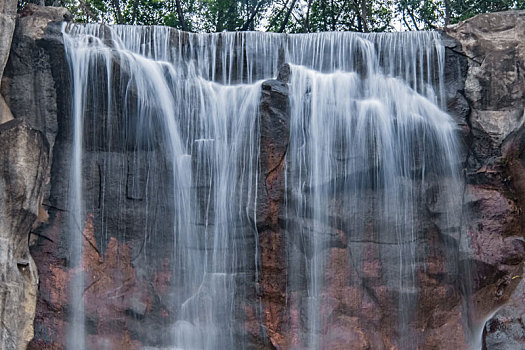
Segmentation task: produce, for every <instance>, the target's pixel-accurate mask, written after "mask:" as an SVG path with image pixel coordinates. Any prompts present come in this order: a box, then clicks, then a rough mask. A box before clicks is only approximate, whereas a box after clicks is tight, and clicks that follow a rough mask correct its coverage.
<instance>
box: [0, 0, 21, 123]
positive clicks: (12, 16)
mask: <svg viewBox="0 0 525 350" xmlns="http://www.w3.org/2000/svg"><path fill="white" fill-rule="evenodd" d="M16 4H17V2H16V1H14V0H2V1H0V80H1V79H2V74H3V72H4V68H5V65H6V63H7V58H8V57H9V51H10V48H11V39H12V38H13V31H14V30H15V20H16ZM10 119H13V116H12V115H11V111H9V108H8V107H7V105H6V104H5V102H4V98H3V97H2V95H0V123H4V122H6V121H9V120H10Z"/></svg>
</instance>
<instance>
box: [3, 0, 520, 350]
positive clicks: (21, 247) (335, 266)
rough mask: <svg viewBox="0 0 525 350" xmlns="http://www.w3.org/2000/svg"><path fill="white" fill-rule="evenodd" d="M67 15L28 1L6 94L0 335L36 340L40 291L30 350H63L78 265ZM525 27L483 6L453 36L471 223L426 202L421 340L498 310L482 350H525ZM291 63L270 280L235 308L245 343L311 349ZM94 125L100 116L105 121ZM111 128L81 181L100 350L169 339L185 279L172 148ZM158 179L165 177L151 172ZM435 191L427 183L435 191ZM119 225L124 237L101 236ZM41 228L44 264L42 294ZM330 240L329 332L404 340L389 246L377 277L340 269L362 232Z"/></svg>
mask: <svg viewBox="0 0 525 350" xmlns="http://www.w3.org/2000/svg"><path fill="white" fill-rule="evenodd" d="M67 19H68V14H67V12H66V11H65V10H63V9H60V8H51V7H48V8H40V7H37V6H29V7H27V8H26V9H25V10H24V11H23V12H22V13H21V14H19V16H18V18H17V26H16V30H15V34H14V38H13V43H12V46H11V54H10V56H9V61H8V63H7V66H6V70H5V73H4V76H3V78H2V84H1V89H0V91H1V93H2V95H3V96H4V97H5V101H6V103H7V106H9V108H10V110H11V112H12V114H13V116H14V118H15V120H14V121H10V122H8V123H5V124H2V125H1V126H0V149H7V150H9V152H7V153H2V154H1V155H0V161H1V162H2V164H3V165H2V167H0V169H1V174H2V176H1V181H2V182H0V200H2V203H6V204H5V205H6V206H5V208H8V210H3V211H2V213H0V240H5V242H6V243H5V244H2V250H0V258H1V261H0V271H1V272H2V274H1V278H2V280H1V281H0V282H2V284H0V292H1V294H0V295H2V299H1V300H0V312H1V315H0V320H2V321H3V322H4V324H7V325H8V327H6V328H2V329H3V330H4V329H6V331H2V333H1V334H0V341H2V342H3V343H0V344H3V346H4V347H5V348H6V349H11V348H12V349H21V348H24V347H25V345H26V344H27V342H28V341H29V340H30V338H31V337H32V327H31V322H30V320H31V319H32V318H33V315H34V313H35V303H36V318H35V322H34V327H35V337H34V340H33V341H32V342H31V343H30V345H29V348H30V349H63V348H64V344H65V338H66V334H65V332H66V328H67V325H68V316H67V315H68V312H69V311H70V309H71V305H69V302H68V300H69V292H68V281H69V280H70V279H71V278H72V277H73V275H74V273H75V271H73V270H74V269H71V268H70V267H69V265H68V264H69V261H70V257H69V255H68V254H69V247H68V239H67V235H68V232H67V230H66V228H65V227H66V223H65V222H64V220H65V219H64V218H65V211H66V210H67V208H68V206H67V197H66V193H67V190H66V189H67V186H68V176H69V173H68V171H69V167H70V162H71V159H70V149H71V144H72V135H71V124H70V123H71V115H70V114H71V111H70V96H71V91H70V77H69V71H68V69H67V63H66V62H65V55H64V47H63V45H62V42H61V35H60V23H58V22H60V21H63V20H67ZM0 24H1V23H0ZM523 37H525V13H524V12H509V13H498V14H491V15H481V16H477V17H475V18H473V19H471V20H468V21H466V22H463V23H461V24H459V25H456V26H454V27H451V28H449V29H447V30H446V31H445V32H444V33H443V40H444V42H445V46H446V58H445V59H446V62H445V67H446V71H445V75H446V77H445V78H446V85H445V91H446V96H447V107H448V110H449V112H450V113H451V114H452V115H453V116H454V118H455V119H456V121H457V122H458V125H460V127H461V139H462V143H463V145H464V150H465V152H464V154H462V155H461V156H462V159H463V162H464V177H465V182H466V186H465V189H464V193H463V195H462V211H461V212H458V213H456V216H455V218H454V220H453V221H454V222H455V223H456V224H458V223H459V225H461V226H462V227H463V228H464V229H463V230H462V232H461V235H460V236H453V235H451V234H449V232H450V231H451V230H450V227H447V226H445V224H444V221H443V220H441V215H442V213H444V212H445V210H444V206H445V205H447V203H442V202H440V201H439V198H437V199H435V200H434V201H430V202H428V203H427V205H426V207H425V208H423V209H422V215H423V217H424V221H425V227H428V229H427V231H426V232H427V235H428V236H427V239H426V241H425V243H424V247H422V249H428V251H430V252H431V254H430V255H429V259H428V261H427V263H428V269H427V270H426V271H421V272H418V280H419V283H420V290H419V299H420V300H419V302H418V303H419V305H420V306H419V309H418V310H417V311H418V317H417V319H416V320H415V321H414V325H413V326H414V328H415V329H417V330H418V338H419V340H418V342H419V347H420V348H421V349H437V348H446V349H449V348H451V349H452V348H465V347H466V344H467V343H468V342H469V341H470V340H471V339H474V338H478V339H480V341H481V336H482V329H483V326H484V324H485V321H486V320H487V319H489V318H490V320H489V321H488V323H487V325H486V327H485V328H484V332H483V346H484V347H485V348H487V349H515V348H517V347H520V346H525V345H524V344H523V339H524V338H523V336H522V335H523V334H524V333H525V328H524V327H523V323H522V321H521V320H522V318H523V317H524V316H525V309H524V308H523V307H522V304H523V298H524V297H525V296H524V295H523V294H524V292H525V290H524V289H523V288H524V284H523V283H522V282H521V281H522V275H523V266H522V265H523V264H522V263H523V260H524V259H525V249H524V243H523V242H524V240H523V225H524V224H525V221H524V218H523V215H522V208H523V205H524V203H525V182H524V181H525V180H524V179H525V164H524V161H525V158H524V157H525V156H524V155H523V151H524V149H525V129H524V128H523V119H524V117H525V115H524V103H523V102H524V96H523V94H524V93H525V77H524V74H525V73H524V72H525V51H524V45H525V43H524V42H523ZM0 49H1V47H0ZM1 54H2V51H1V50H0V55H1ZM1 58H2V56H0V59H1ZM0 62H1V61H0ZM118 74H125V72H124V73H122V72H118ZM288 75H289V67H287V66H286V65H284V66H283V68H282V69H281V72H280V74H279V77H278V78H277V79H276V80H269V81H266V82H265V83H263V85H262V93H261V101H260V111H261V114H260V130H261V138H260V147H261V150H260V167H261V170H260V173H261V177H260V179H259V183H258V184H257V193H258V204H257V205H258V206H257V208H256V213H257V222H256V225H257V228H258V236H257V237H258V240H259V241H258V243H259V244H258V246H259V252H258V254H259V262H260V264H259V274H258V284H257V286H255V287H254V286H245V287H246V288H244V289H245V292H244V294H243V298H242V299H243V300H245V301H246V302H245V303H243V304H239V305H237V308H236V310H235V313H236V315H239V317H238V319H239V322H238V323H237V324H236V327H238V329H239V330H240V331H239V332H240V335H242V336H243V337H244V338H245V339H246V342H247V343H245V344H244V345H245V346H246V347H251V348H269V349H272V348H274V349H290V348H301V346H302V342H301V340H300V339H298V338H297V334H299V333H300V332H301V329H302V327H304V320H303V318H304V310H303V309H302V307H301V305H300V301H301V298H302V297H303V295H304V292H305V291H304V290H302V289H301V288H298V289H296V290H289V288H288V286H287V281H288V276H287V274H288V267H287V266H288V265H287V264H288V261H287V256H286V252H287V251H290V249H294V247H291V246H290V245H293V244H294V243H293V240H292V239H290V237H288V236H287V235H289V233H288V232H287V230H286V228H287V227H290V226H293V225H292V224H293V223H290V222H286V218H285V216H284V215H283V211H284V198H285V185H284V184H285V171H286V163H285V162H286V160H285V159H286V158H285V154H286V151H287V148H288V142H289V114H290V113H289V102H288V84H287V83H288ZM101 84H102V85H103V83H101ZM102 85H101V88H104V87H103V86H102ZM0 102H1V100H0ZM118 103H119V102H117V104H118ZM0 107H1V105H0ZM95 107H96V106H95ZM8 119H9V118H8ZM93 125H94V126H93ZM93 125H89V126H87V127H97V126H98V125H100V127H101V128H102V127H104V126H103V125H102V123H101V124H97V123H95V124H93ZM95 135H96V133H95ZM113 140H114V144H112V149H111V150H109V149H106V148H105V146H104V145H100V144H98V143H97V142H96V140H95V141H93V144H91V146H90V148H89V149H88V152H87V156H86V159H87V161H86V162H85V165H84V169H83V170H84V174H85V176H86V179H87V180H86V181H85V183H84V189H83V191H84V193H86V198H87V201H88V203H90V204H89V205H90V207H91V209H90V214H89V215H88V216H87V218H86V222H85V223H84V230H83V239H84V249H83V255H82V260H83V262H84V267H85V268H84V273H85V275H86V289H85V291H84V298H85V300H86V305H87V306H86V319H87V324H86V327H87V342H88V345H89V346H90V347H91V348H96V349H102V348H111V349H139V348H140V347H141V346H158V347H161V346H164V345H166V344H168V343H169V332H170V317H171V315H170V304H169V300H170V297H171V296H170V292H171V291H172V283H174V282H173V278H174V276H173V274H172V273H171V267H170V263H171V259H172V257H171V256H170V250H169V249H168V248H167V247H169V246H170V245H171V244H172V242H171V241H170V239H171V235H170V234H169V232H170V231H169V228H170V227H171V226H172V225H173V223H172V222H171V220H170V219H169V213H170V210H171V208H166V207H165V206H164V205H163V204H162V203H165V202H166V201H165V200H163V197H162V196H167V194H166V193H170V191H169V190H166V189H161V190H159V189H158V188H152V187H151V184H152V183H159V182H160V183H166V188H169V186H172V184H170V180H169V179H167V178H163V176H165V175H163V174H165V173H166V171H165V169H166V164H164V162H163V161H162V157H160V156H159V153H158V149H157V147H159V145H154V146H152V148H148V149H144V150H141V151H140V152H136V151H130V150H129V149H127V148H126V143H125V140H122V139H119V137H118V135H117V136H116V137H115V138H113ZM48 146H49V147H48ZM48 154H50V158H49V162H48V160H47V159H48V158H47V157H48ZM145 160H148V162H146V161H145ZM48 163H49V164H48ZM129 164H142V165H141V166H139V167H138V168H135V167H132V166H129ZM146 164H147V165H146ZM152 176H154V177H157V178H158V179H157V180H156V181H153V182H152V181H147V180H148V179H151V177H152ZM48 177H49V179H50V181H49V183H47V181H46V179H47V178H48ZM101 179H105V180H104V181H102V180H101ZM122 179H126V181H125V183H122V181H121V180H122ZM148 186H150V187H148ZM432 191H433V188H432V186H429V189H428V194H431V193H432ZM146 192H147V193H152V192H153V193H158V196H157V200H155V201H153V202H149V201H145V200H143V195H144V193H146ZM431 197H432V196H429V198H431ZM42 201H43V205H42V206H40V204H41V202H42ZM122 208H124V210H122ZM343 214H344V213H334V215H343ZM153 216H154V217H153ZM37 217H38V220H37V224H35V225H34V227H33V222H34V221H35V219H36V218H37ZM148 217H149V218H150V219H152V220H153V219H154V221H155V223H156V224H155V225H154V226H151V228H152V229H154V230H155V232H157V233H156V234H157V235H159V237H157V238H156V239H155V240H152V241H148V242H145V241H144V238H143V233H142V232H135V231H136V227H142V226H141V223H142V222H143V221H144V220H147V219H148ZM101 218H103V220H102V219H101ZM114 231H120V232H122V234H121V235H119V236H118V237H117V236H114V237H106V236H105V235H104V233H105V232H114ZM29 232H32V233H33V235H31V240H30V244H31V254H32V255H33V257H34V259H35V262H36V266H37V267H38V271H39V275H40V284H39V289H38V297H37V298H36V297H35V296H36V294H37V293H36V286H37V282H38V278H37V274H36V269H35V265H34V263H33V260H32V259H31V256H30V255H29V251H28V245H27V242H28V236H29ZM332 236H333V237H332V238H333V239H331V241H330V243H329V246H330V248H329V261H328V263H327V268H326V271H325V279H326V280H327V281H328V283H327V285H328V286H329V288H327V289H326V290H325V291H324V292H323V298H324V307H323V309H322V310H321V313H322V315H321V318H322V319H323V320H324V322H325V324H326V325H327V326H326V330H325V331H326V334H325V339H328V340H327V342H326V344H324V345H323V346H324V347H325V348H327V349H348V348H349V344H351V346H352V348H355V349H392V348H396V345H395V340H394V339H395V338H396V336H397V334H396V332H397V328H396V324H395V323H396V318H395V317H392V315H393V313H394V312H395V309H396V305H395V302H394V301H392V300H390V299H389V298H390V297H389V295H388V293H387V291H386V286H385V285H384V284H383V283H382V281H381V279H380V278H379V277H378V276H379V275H380V273H381V269H382V268H384V267H383V266H381V264H380V261H379V259H378V255H377V254H378V251H379V248H380V247H379V246H378V245H379V244H377V243H374V242H369V243H367V247H366V249H364V251H365V253H366V254H364V256H362V264H363V267H364V268H363V271H364V272H365V275H364V276H355V271H354V270H352V269H351V268H341V267H342V266H352V265H351V263H350V262H349V261H348V260H349V257H350V256H351V253H352V251H351V249H352V244H355V242H348V241H347V239H346V235H345V232H344V230H335V231H334V233H333V235H332ZM250 237H251V236H250ZM467 241H468V242H470V247H471V248H468V247H467ZM146 243H147V249H153V250H154V251H155V254H154V255H153V257H152V260H151V261H143V260H141V259H143V254H141V252H142V250H143V249H145V248H144V247H146ZM449 246H454V247H457V251H458V255H459V256H458V261H460V264H459V266H456V267H454V268H455V269H456V272H455V273H454V274H451V276H452V277H451V278H449V277H446V276H447V275H446V273H445V272H450V271H445V270H448V269H449V268H450V267H447V266H446V265H447V261H446V259H447V257H446V255H445V254H444V252H445V251H446V248H447V247H449ZM3 247H7V249H6V250H5V251H4V250H3ZM246 253H247V254H255V250H254V244H253V242H249V243H247V244H246ZM303 254H306V252H303ZM150 257H151V255H150ZM246 273H247V274H251V275H253V276H255V266H251V265H250V266H248V267H246ZM467 274H472V276H473V279H472V283H465V280H466V278H465V277H464V276H466V275H467ZM356 280H359V281H361V282H360V283H355V281H356ZM467 294H468V295H471V296H472V303H471V305H468V307H466V308H465V307H463V305H462V297H461V296H462V295H467ZM35 298H36V299H35ZM509 300H510V302H509ZM506 302H509V303H508V304H507V306H503V307H502V308H501V309H499V311H498V312H497V313H496V314H495V315H494V316H493V317H492V318H491V316H492V313H493V312H495V311H496V310H498V308H500V307H501V306H502V305H505V303H506ZM20 306H23V307H20ZM6 322H8V323H6ZM469 329H472V330H474V334H472V333H470V331H469ZM476 332H479V334H478V333H476Z"/></svg>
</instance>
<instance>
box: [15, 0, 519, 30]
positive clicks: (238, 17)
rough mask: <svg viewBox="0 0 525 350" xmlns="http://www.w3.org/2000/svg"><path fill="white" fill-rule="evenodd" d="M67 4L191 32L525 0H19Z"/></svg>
mask: <svg viewBox="0 0 525 350" xmlns="http://www.w3.org/2000/svg"><path fill="white" fill-rule="evenodd" d="M27 2H36V3H39V4H41V5H43V4H45V5H48V6H50V5H53V6H65V7H67V8H69V10H70V11H71V13H72V14H73V18H74V20H75V21H79V22H107V23H119V24H146V25H153V24H156V25H167V26H171V27H175V28H178V29H182V30H187V31H192V32H221V31H224V30H228V31H245V30H261V31H271V32H280V33H282V32H286V33H310V32H322V31H343V30H350V31H358V32H384V31H396V30H429V29H434V28H439V27H443V26H445V25H449V24H454V23H457V22H459V21H461V20H463V19H466V18H469V17H472V16H474V15H476V14H478V13H485V12H495V11H505V10H511V9H525V0H19V2H18V7H19V9H21V8H22V7H23V6H24V5H25V3H27Z"/></svg>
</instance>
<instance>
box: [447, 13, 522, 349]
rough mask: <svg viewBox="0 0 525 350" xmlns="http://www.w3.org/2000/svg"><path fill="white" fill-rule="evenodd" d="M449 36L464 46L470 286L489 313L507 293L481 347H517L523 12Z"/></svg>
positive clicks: (463, 26) (478, 20) (478, 21)
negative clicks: (472, 283) (472, 276)
mask: <svg viewBox="0 0 525 350" xmlns="http://www.w3.org/2000/svg"><path fill="white" fill-rule="evenodd" d="M447 34H449V35H450V36H452V37H454V38H455V39H457V40H458V41H459V42H460V46H458V47H456V48H451V50H457V49H462V54H463V55H464V56H465V58H466V61H467V64H468V74H467V77H466V80H465V86H464V92H463V94H464V96H465V98H466V99H467V101H468V105H469V106H470V109H471V111H470V114H469V116H468V119H467V122H468V124H469V125H470V128H471V132H470V135H469V137H470V147H469V155H468V162H467V166H466V178H467V183H468V186H467V196H466V201H465V203H466V204H467V205H469V207H470V213H471V219H470V223H469V225H467V232H468V235H469V238H470V239H471V241H472V247H473V249H474V251H473V255H474V257H475V259H474V263H475V264H476V265H477V266H479V268H478V271H479V272H477V275H476V277H477V280H478V281H480V282H482V281H483V285H484V286H474V289H475V290H476V292H475V293H478V294H479V297H477V298H475V302H477V303H479V304H483V305H484V308H485V309H486V310H481V311H480V312H481V313H482V314H483V316H484V317H488V316H489V314H490V313H492V312H494V311H496V310H497V307H498V306H500V305H501V303H502V302H503V301H507V300H509V298H510V302H509V303H508V304H507V305H506V306H504V307H503V308H501V309H499V311H498V312H497V313H496V314H495V315H494V316H493V317H492V318H491V319H490V320H489V322H488V323H487V325H486V327H485V330H484V336H483V347H484V348H486V349H518V348H523V347H524V346H525V340H524V338H523V334H524V332H525V328H524V326H523V323H522V321H521V319H522V317H523V316H524V315H525V309H524V308H523V298H524V292H525V290H524V289H523V288H524V287H523V283H522V282H521V281H522V276H523V266H522V261H523V224H524V221H523V220H524V217H523V215H522V213H521V211H522V209H523V205H524V203H525V202H524V201H525V196H524V195H525V192H524V190H525V186H524V182H523V179H524V176H525V174H524V170H525V168H524V160H525V158H524V154H523V151H524V148H523V147H524V139H523V137H524V128H523V121H524V119H525V110H524V108H525V103H524V102H525V71H524V69H525V43H524V42H523V37H524V35H525V12H524V11H520V12H502V13H495V14H491V15H480V16H476V17H474V18H472V19H470V20H467V21H465V22H462V23H460V24H458V25H456V26H454V27H451V28H450V29H448V30H447ZM490 270H492V272H489V271H490ZM489 276H491V277H489ZM518 283H519V285H518V288H516V289H514V288H515V285H516V284H518ZM480 287H482V288H480ZM491 301H494V303H492V302H491Z"/></svg>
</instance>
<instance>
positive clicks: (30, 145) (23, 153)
mask: <svg viewBox="0 0 525 350" xmlns="http://www.w3.org/2000/svg"><path fill="white" fill-rule="evenodd" d="M0 149H2V152H1V153H0V169H1V170H0V202H1V203H2V210H1V211H0V243H1V244H0V321H1V324H2V327H1V328H0V348H2V349H6V350H19V349H20V350H21V349H25V348H26V346H27V344H28V343H29V341H30V340H31V339H32V338H33V319H34V316H35V308H36V296H37V288H38V273H37V267H36V265H35V263H34V261H33V258H32V257H31V255H30V254H29V246H28V239H29V234H30V231H31V229H32V228H33V224H34V223H35V221H36V220H37V217H39V215H40V214H41V213H40V204H41V202H42V196H43V192H44V191H43V185H44V182H45V181H46V180H47V178H46V169H47V155H48V145H47V142H46V140H45V138H44V137H43V136H42V134H41V133H40V132H38V131H36V130H34V129H32V128H31V127H29V126H28V125H27V124H26V123H24V122H23V121H20V120H12V121H9V122H7V123H4V124H2V125H0Z"/></svg>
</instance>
